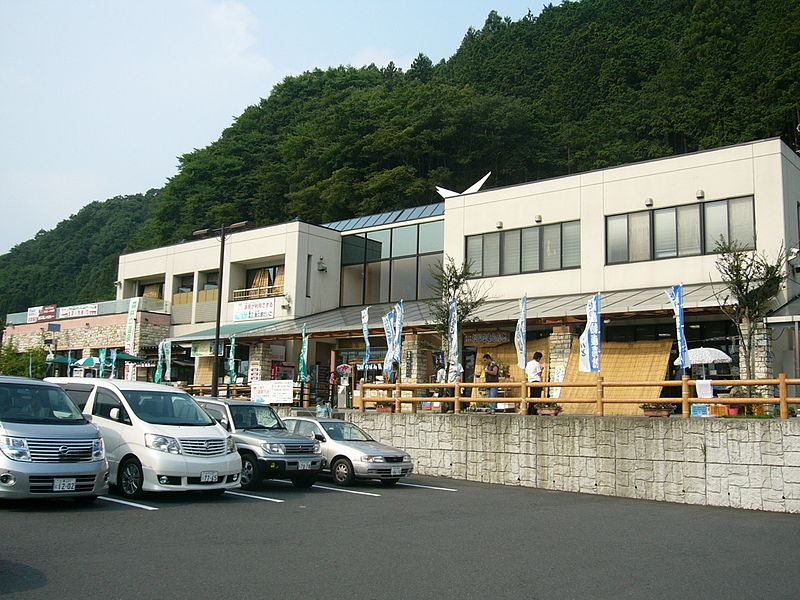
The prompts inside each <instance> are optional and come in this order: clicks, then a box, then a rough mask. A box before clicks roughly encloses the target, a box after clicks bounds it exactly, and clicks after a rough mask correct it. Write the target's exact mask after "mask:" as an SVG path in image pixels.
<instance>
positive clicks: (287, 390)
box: [250, 379, 294, 404]
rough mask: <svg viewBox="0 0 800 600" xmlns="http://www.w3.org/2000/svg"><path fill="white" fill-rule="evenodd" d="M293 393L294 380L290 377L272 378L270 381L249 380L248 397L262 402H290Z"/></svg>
mask: <svg viewBox="0 0 800 600" xmlns="http://www.w3.org/2000/svg"><path fill="white" fill-rule="evenodd" d="M293 394H294V381H292V380H291V379H272V380H270V381H252V382H250V399H251V400H252V401H253V402H261V403H263V404H291V403H292V395H293Z"/></svg>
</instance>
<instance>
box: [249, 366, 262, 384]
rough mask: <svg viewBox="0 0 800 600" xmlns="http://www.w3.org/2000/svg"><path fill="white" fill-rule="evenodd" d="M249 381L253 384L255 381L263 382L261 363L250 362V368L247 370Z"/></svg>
mask: <svg viewBox="0 0 800 600" xmlns="http://www.w3.org/2000/svg"><path fill="white" fill-rule="evenodd" d="M247 381H249V382H250V383H253V382H254V381H261V361H259V360H251V361H250V366H249V368H248V369H247Z"/></svg>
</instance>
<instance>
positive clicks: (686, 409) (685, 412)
mask: <svg viewBox="0 0 800 600" xmlns="http://www.w3.org/2000/svg"><path fill="white" fill-rule="evenodd" d="M689 394H690V392H689V376H688V375H684V376H683V377H681V416H682V417H683V418H684V419H688V418H689V417H691V416H692V406H691V404H689Z"/></svg>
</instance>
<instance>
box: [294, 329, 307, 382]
mask: <svg viewBox="0 0 800 600" xmlns="http://www.w3.org/2000/svg"><path fill="white" fill-rule="evenodd" d="M302 336H303V339H302V342H301V343H300V356H298V357H297V362H298V368H297V380H298V381H299V382H301V383H305V382H307V381H308V380H309V375H308V335H307V334H306V324H305V323H303V330H302Z"/></svg>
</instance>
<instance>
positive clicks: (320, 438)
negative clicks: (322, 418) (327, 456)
mask: <svg viewBox="0 0 800 600" xmlns="http://www.w3.org/2000/svg"><path fill="white" fill-rule="evenodd" d="M314 439H315V440H317V441H319V442H326V441H327V440H326V439H325V436H324V435H322V434H321V433H315V434H314Z"/></svg>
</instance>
